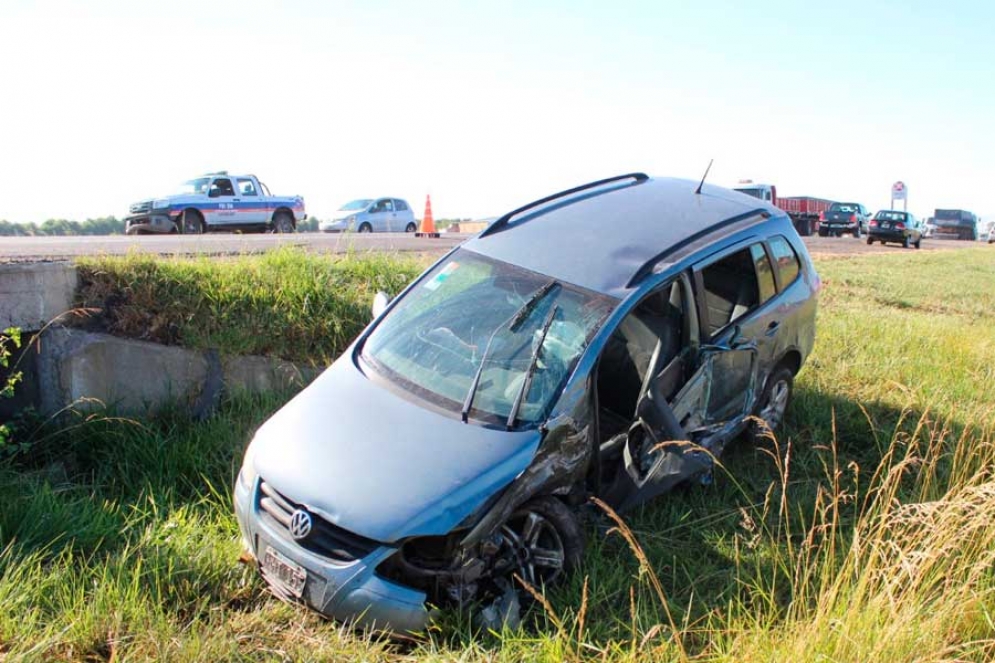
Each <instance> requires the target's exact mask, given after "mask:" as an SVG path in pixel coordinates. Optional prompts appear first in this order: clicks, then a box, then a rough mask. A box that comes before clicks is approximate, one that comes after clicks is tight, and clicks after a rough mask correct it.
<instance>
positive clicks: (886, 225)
mask: <svg viewBox="0 0 995 663" xmlns="http://www.w3.org/2000/svg"><path fill="white" fill-rule="evenodd" d="M881 227H882V228H891V224H890V223H888V222H887V221H886V222H884V223H882V224H881Z"/></svg>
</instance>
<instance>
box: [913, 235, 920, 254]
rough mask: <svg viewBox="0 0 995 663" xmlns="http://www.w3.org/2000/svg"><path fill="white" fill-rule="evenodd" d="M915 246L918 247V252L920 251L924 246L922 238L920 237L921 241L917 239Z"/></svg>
mask: <svg viewBox="0 0 995 663" xmlns="http://www.w3.org/2000/svg"><path fill="white" fill-rule="evenodd" d="M913 246H915V247H916V251H918V250H919V248H920V247H921V246H922V237H920V238H919V239H917V240H916V243H915V244H913Z"/></svg>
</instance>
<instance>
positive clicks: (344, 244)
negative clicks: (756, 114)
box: [0, 233, 995, 262]
mask: <svg viewBox="0 0 995 663" xmlns="http://www.w3.org/2000/svg"><path fill="white" fill-rule="evenodd" d="M468 237H470V235H463V234H457V233H452V234H447V233H442V235H441V237H440V238H439V239H428V238H417V237H415V236H414V235H411V234H405V233H374V234H364V235H358V234H354V233H350V234H346V235H342V234H324V233H297V234H293V235H268V234H260V235H238V234H227V233H214V234H208V235H162V236H155V235H142V236H120V235H116V236H107V237H0V262H33V261H42V260H63V259H67V258H74V257H77V256H84V255H115V254H116V255H121V254H126V253H132V252H139V253H155V254H158V255H197V254H204V255H233V254H239V253H260V252H262V251H266V250H269V249H271V248H273V247H277V246H301V247H304V248H306V249H307V250H309V251H316V252H319V253H344V252H347V251H357V252H367V251H413V252H419V253H441V252H442V251H445V250H448V249H450V248H452V247H453V246H455V245H456V244H459V243H460V242H463V241H464V240H466V239H467V238H468ZM805 243H806V244H807V245H808V247H809V250H810V251H812V252H813V253H831V254H851V253H870V252H873V253H891V252H895V251H903V250H904V249H902V248H901V247H900V246H898V245H891V244H889V245H887V246H881V245H880V244H875V245H874V246H868V245H867V243H866V241H865V240H863V239H859V240H858V239H854V238H852V237H807V238H806V239H805ZM982 245H983V244H982V243H980V242H958V241H953V240H931V239H926V240H923V243H922V250H923V251H935V250H938V249H962V248H967V247H970V246H982ZM909 250H912V249H909ZM993 251H995V247H993Z"/></svg>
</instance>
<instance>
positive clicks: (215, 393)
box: [0, 263, 318, 418]
mask: <svg viewBox="0 0 995 663" xmlns="http://www.w3.org/2000/svg"><path fill="white" fill-rule="evenodd" d="M76 285H77V276H76V269H75V268H74V267H73V266H72V265H71V264H69V263H31V264H0V330H3V329H6V328H7V327H20V328H21V331H22V332H25V340H27V339H29V338H30V339H32V343H33V344H34V345H33V346H32V347H31V348H30V352H29V353H27V356H26V357H25V359H26V360H27V363H22V364H21V365H20V366H19V369H20V370H23V372H24V374H25V380H26V381H31V383H22V384H21V385H20V386H19V387H18V391H19V392H20V393H19V394H18V396H19V398H18V399H17V402H16V403H15V402H13V401H11V400H10V399H5V402H4V403H3V404H2V405H3V406H5V407H6V408H7V409H6V410H3V411H0V415H4V416H10V415H11V412H9V411H8V410H10V408H11V407H25V406H26V405H28V404H31V405H36V406H37V407H38V409H39V411H41V412H42V413H43V414H46V415H52V414H55V413H58V412H60V411H61V410H63V409H65V408H67V407H82V408H85V407H87V406H95V407H100V406H101V405H107V406H109V407H113V408H114V409H115V410H116V411H117V412H120V413H129V414H141V413H146V412H149V411H152V410H155V409H156V408H157V407H160V406H161V405H163V404H166V403H170V404H178V405H181V406H189V407H190V408H191V410H192V411H193V412H194V414H195V415H201V416H202V415H204V414H206V413H208V412H209V411H210V410H211V409H212V408H213V406H214V405H215V404H216V403H217V401H218V398H219V397H220V395H221V393H222V392H223V391H226V390H227V391H239V390H245V391H251V392H269V391H279V390H283V389H287V388H294V387H298V388H299V387H301V386H303V385H305V384H307V383H308V382H310V381H311V379H313V378H314V377H315V376H316V375H317V374H318V369H314V368H308V367H301V366H297V365H295V364H293V363H290V362H287V361H282V360H279V359H272V358H269V357H234V356H231V357H219V355H218V354H217V353H216V352H213V351H206V352H205V351H198V350H189V349H186V348H179V347H173V346H165V345H159V344H156V343H146V342H144V341H134V340H130V339H124V338H118V337H116V336H111V335H109V334H94V333H90V332H84V331H80V330H75V329H69V328H65V327H61V326H59V325H58V324H54V325H52V326H48V327H46V326H47V325H49V323H51V322H53V321H56V320H57V319H58V318H59V317H60V316H63V315H64V314H65V313H67V312H68V311H70V310H71V309H72V306H73V299H74V295H75V292H76ZM39 330H44V331H41V332H40V333H36V332H38V331H39ZM0 377H2V376H0ZM27 397H29V400H30V401H31V402H30V403H25V402H21V401H24V400H25V398H27ZM0 418H2V416H0Z"/></svg>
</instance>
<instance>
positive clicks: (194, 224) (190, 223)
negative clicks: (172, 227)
mask: <svg viewBox="0 0 995 663" xmlns="http://www.w3.org/2000/svg"><path fill="white" fill-rule="evenodd" d="M180 232H181V233H183V234H184V235H200V234H201V233H203V232H204V217H202V216H201V215H200V212H198V211H197V210H194V209H188V210H185V211H184V212H183V215H182V217H181V218H180Z"/></svg>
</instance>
